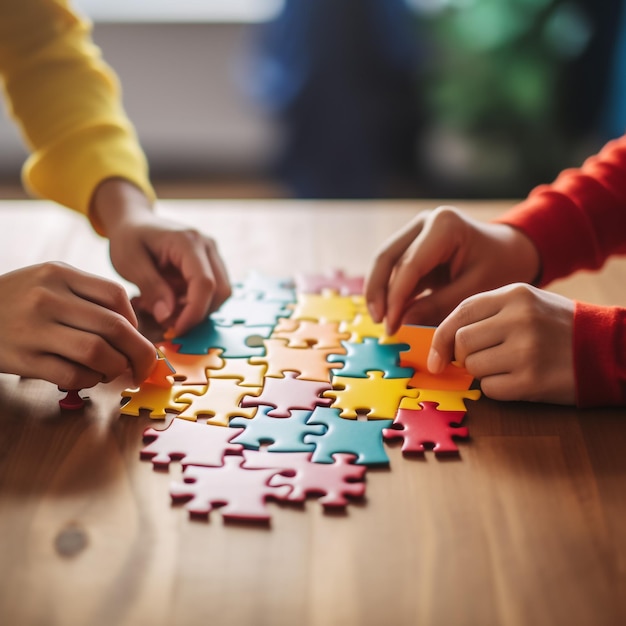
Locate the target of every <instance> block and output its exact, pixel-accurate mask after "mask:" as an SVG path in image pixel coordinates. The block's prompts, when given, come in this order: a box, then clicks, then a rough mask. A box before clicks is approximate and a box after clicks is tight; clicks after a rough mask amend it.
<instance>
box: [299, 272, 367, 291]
mask: <svg viewBox="0 0 626 626" xmlns="http://www.w3.org/2000/svg"><path fill="white" fill-rule="evenodd" d="M364 284H365V280H364V278H363V277H362V276H353V277H350V276H347V275H346V274H345V273H344V272H342V271H341V270H333V271H332V272H330V273H329V274H300V275H299V276H297V277H296V289H297V290H298V291H300V292H301V293H322V292H323V291H325V290H329V291H336V292H337V293H338V294H339V295H342V296H350V295H359V294H362V293H363V286H364Z"/></svg>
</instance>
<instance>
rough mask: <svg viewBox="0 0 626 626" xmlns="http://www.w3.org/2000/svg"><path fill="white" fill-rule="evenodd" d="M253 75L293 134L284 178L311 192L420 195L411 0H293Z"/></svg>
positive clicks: (270, 32) (294, 188)
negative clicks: (416, 187) (413, 186)
mask: <svg viewBox="0 0 626 626" xmlns="http://www.w3.org/2000/svg"><path fill="white" fill-rule="evenodd" d="M258 35H259V39H258V44H259V51H258V54H259V57H258V59H257V62H258V65H255V68H254V76H253V80H254V81H255V85H254V88H255V91H256V93H257V96H259V97H260V99H261V102H262V103H263V104H264V105H265V107H266V108H268V109H269V111H270V112H271V113H272V114H273V115H274V116H275V117H276V119H277V120H278V121H279V123H280V124H281V125H282V129H283V131H284V143H283V145H282V151H281V153H280V155H279V159H278V163H277V164H276V167H277V172H276V173H277V175H278V177H279V178H280V179H281V180H282V181H283V182H284V183H285V184H286V185H287V186H288V187H289V188H290V190H291V192H292V193H293V194H294V195H296V196H298V197H301V198H372V197H382V196H386V197H389V196H394V195H405V194H409V195H410V194H411V193H414V191H413V190H411V189H408V188H407V187H406V185H407V184H408V185H409V186H410V185H411V182H412V180H413V179H414V177H415V175H416V174H415V164H414V158H415V156H414V155H415V141H416V135H417V132H418V129H419V123H420V122H419V120H420V111H419V105H418V101H417V96H416V81H417V76H416V73H417V69H416V68H417V61H418V54H417V45H416V42H417V41H418V37H417V36H416V33H415V19H414V16H413V15H412V13H411V11H410V10H409V9H408V8H407V5H406V3H405V1H404V0H286V3H285V8H284V10H283V11H282V12H281V14H280V15H279V16H278V17H277V18H276V19H275V20H273V21H271V22H269V23H267V24H264V25H263V26H262V27H261V30H260V32H259V33H258Z"/></svg>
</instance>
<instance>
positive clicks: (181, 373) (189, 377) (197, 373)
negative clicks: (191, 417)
mask: <svg viewBox="0 0 626 626" xmlns="http://www.w3.org/2000/svg"><path fill="white" fill-rule="evenodd" d="M156 347H157V348H158V349H159V350H160V351H161V352H162V353H163V356H164V357H165V358H166V359H167V361H169V363H170V364H171V366H172V367H173V368H174V370H175V374H173V376H174V378H175V379H176V380H184V382H185V385H206V382H207V371H206V370H207V369H218V368H221V367H223V366H224V359H222V358H221V357H220V354H221V350H220V349H218V348H211V349H210V350H209V351H208V353H206V354H180V353H179V352H178V351H179V350H180V344H173V343H172V342H170V341H163V342H161V343H158V344H156Z"/></svg>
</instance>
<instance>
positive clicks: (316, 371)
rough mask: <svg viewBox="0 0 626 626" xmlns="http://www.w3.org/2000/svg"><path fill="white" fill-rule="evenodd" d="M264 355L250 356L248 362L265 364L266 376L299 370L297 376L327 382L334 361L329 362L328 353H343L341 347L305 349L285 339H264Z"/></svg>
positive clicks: (281, 376)
mask: <svg viewBox="0 0 626 626" xmlns="http://www.w3.org/2000/svg"><path fill="white" fill-rule="evenodd" d="M263 343H264V345H265V356H262V357H261V356H258V357H257V356H255V357H251V358H250V359H249V360H250V363H255V364H258V363H265V364H267V372H266V374H265V375H266V376H271V377H275V378H283V372H285V371H291V372H299V374H298V378H305V379H307V380H317V381H319V382H329V381H330V372H331V370H332V368H333V367H336V365H335V364H334V363H329V362H328V360H327V357H328V355H329V354H345V353H346V351H345V349H344V348H343V347H342V348H326V349H321V348H318V349H306V348H290V347H289V346H287V341H286V340H285V339H266V340H265V341H264V342H263Z"/></svg>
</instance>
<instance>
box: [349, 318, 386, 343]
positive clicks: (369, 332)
mask: <svg viewBox="0 0 626 626" xmlns="http://www.w3.org/2000/svg"><path fill="white" fill-rule="evenodd" d="M339 330H342V331H345V332H347V333H349V334H350V337H349V340H350V341H354V342H358V341H363V339H364V338H365V337H376V339H381V338H382V337H385V336H386V333H385V325H384V324H382V323H381V324H376V323H375V322H374V320H373V319H372V318H371V317H370V314H369V313H357V314H356V315H355V317H354V319H353V320H350V321H345V320H344V321H343V322H341V323H340V324H339Z"/></svg>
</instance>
